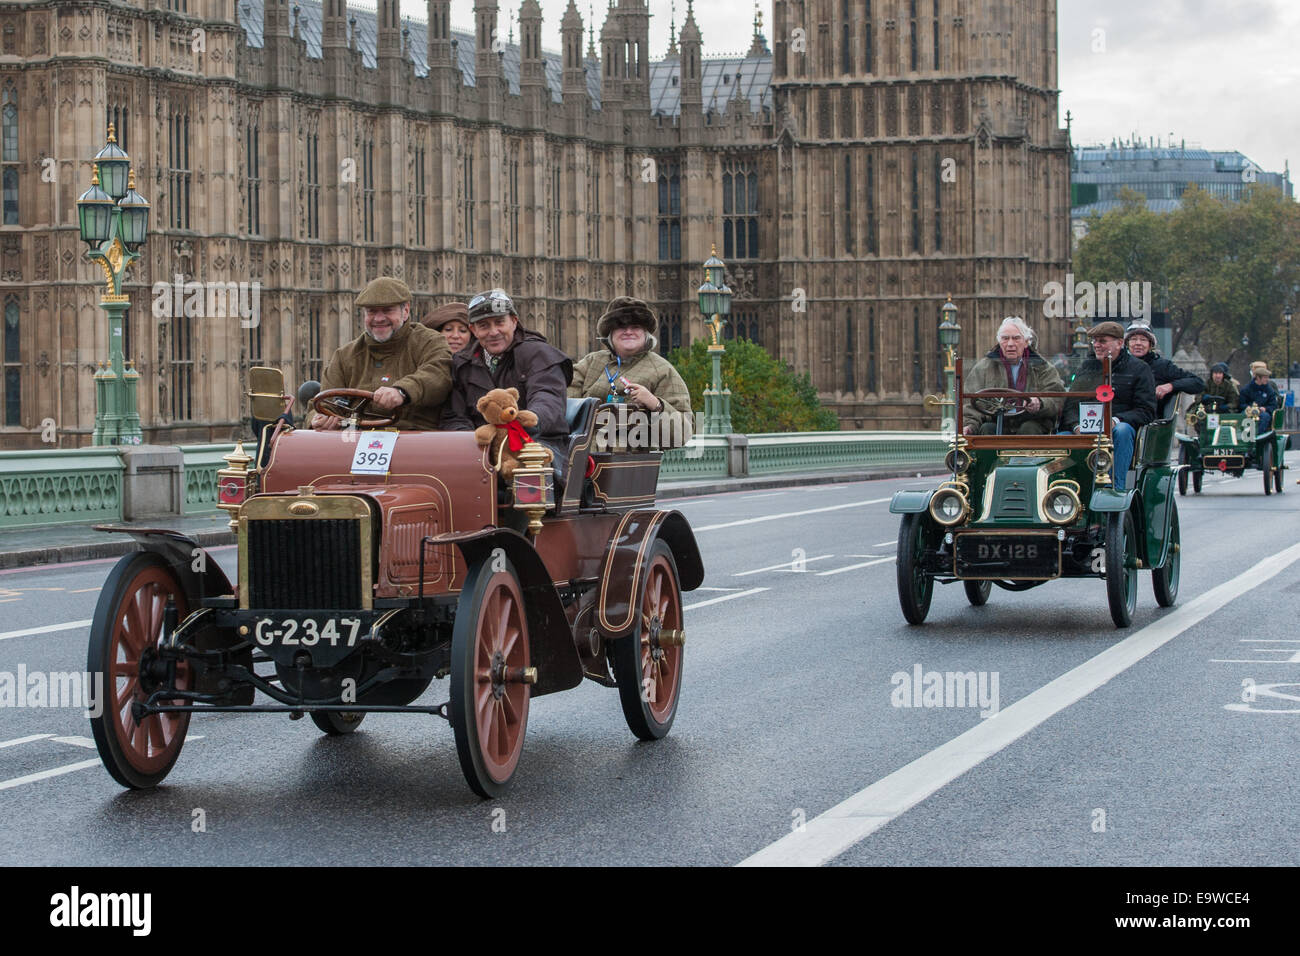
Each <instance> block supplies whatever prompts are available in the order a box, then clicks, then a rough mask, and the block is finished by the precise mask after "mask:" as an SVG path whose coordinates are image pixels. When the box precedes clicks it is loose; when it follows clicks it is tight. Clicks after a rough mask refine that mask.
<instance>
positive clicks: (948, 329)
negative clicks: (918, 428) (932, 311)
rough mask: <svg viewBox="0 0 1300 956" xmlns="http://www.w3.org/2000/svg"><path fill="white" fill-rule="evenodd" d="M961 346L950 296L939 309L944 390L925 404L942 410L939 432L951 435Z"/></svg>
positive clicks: (926, 398)
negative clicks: (958, 349)
mask: <svg viewBox="0 0 1300 956" xmlns="http://www.w3.org/2000/svg"><path fill="white" fill-rule="evenodd" d="M960 344H961V323H960V322H958V321H957V307H956V306H955V305H953V304H952V296H948V301H947V302H945V303H944V304H943V306H942V307H941V308H940V309H939V345H940V347H941V348H942V349H943V373H944V381H945V388H944V394H943V397H942V398H940V397H939V396H938V395H927V396H926V397H925V404H926V405H927V406H928V407H929V408H936V407H938V408H942V409H943V424H942V425H941V426H940V431H942V432H943V433H944V434H945V435H951V434H952V433H953V432H955V431H956V430H957V346H958V345H960Z"/></svg>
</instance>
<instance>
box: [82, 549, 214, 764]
mask: <svg viewBox="0 0 1300 956" xmlns="http://www.w3.org/2000/svg"><path fill="white" fill-rule="evenodd" d="M169 599H170V600H171V601H173V602H175V606H176V620H177V622H178V623H179V622H180V621H182V620H184V619H185V616H186V615H187V614H188V613H189V605H188V602H187V601H186V599H185V592H184V591H183V590H182V588H181V584H180V581H179V580H177V578H176V574H175V572H173V571H172V569H171V567H170V566H169V565H168V564H167V562H166V561H165V560H164V559H163V558H162V557H161V556H159V555H157V554H155V553H153V552H151V551H138V552H135V553H134V554H128V555H126V556H125V557H123V558H122V560H120V561H119V562H118V563H117V564H116V565H115V566H114V567H113V570H112V572H110V574H109V576H108V580H107V581H105V582H104V587H103V589H102V590H101V591H100V593H99V603H98V604H96V605H95V616H94V618H93V620H92V623H91V626H90V649H89V653H88V654H87V658H86V670H87V671H88V672H89V673H90V674H92V675H103V685H102V686H103V697H104V699H103V701H102V702H101V705H102V706H101V707H100V708H99V709H100V711H101V712H100V714H99V716H98V717H91V718H90V728H91V733H92V734H93V735H94V738H95V746H96V747H97V748H98V749H99V756H100V759H101V760H103V761H104V767H105V768H106V769H107V770H108V772H109V773H110V774H111V775H112V777H113V779H114V780H116V781H117V782H118V783H120V784H121V785H122V786H124V787H130V788H132V789H135V790H144V789H148V788H150V787H155V786H157V785H158V784H159V783H160V782H161V781H162V779H163V778H164V777H166V776H167V774H168V772H169V771H170V770H171V769H172V766H173V765H174V764H175V763H176V758H177V757H179V756H180V753H181V747H182V746H183V745H184V743H185V732H186V730H187V729H189V725H190V715H189V714H151V715H149V716H147V717H145V718H144V720H143V721H139V722H137V721H136V719H135V715H134V714H133V713H132V704H134V703H136V702H137V701H138V702H141V703H143V702H144V701H145V700H146V699H147V698H148V697H149V695H150V694H152V693H153V692H154V691H156V690H158V689H159V688H161V687H164V686H168V685H167V684H166V681H167V672H168V665H167V664H166V662H164V661H162V660H160V659H159V657H158V653H157V652H158V646H159V645H160V644H161V643H162V641H163V639H164V638H165V637H166V635H165V634H164V633H163V630H164V628H163V616H164V611H165V610H166V607H167V601H168V600H169ZM190 677H191V675H190V670H189V666H188V664H186V663H184V662H181V663H177V664H176V665H175V679H174V682H173V683H172V684H170V686H172V687H175V688H176V689H178V690H185V689H188V688H189V687H190ZM97 679H98V678H96V677H92V680H97Z"/></svg>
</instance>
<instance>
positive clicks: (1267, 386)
mask: <svg viewBox="0 0 1300 956" xmlns="http://www.w3.org/2000/svg"><path fill="white" fill-rule="evenodd" d="M1250 370H1251V372H1252V373H1254V376H1255V377H1254V378H1252V379H1251V380H1250V381H1249V382H1247V383H1246V384H1245V385H1243V386H1242V388H1241V393H1240V394H1239V395H1238V396H1237V400H1238V401H1239V402H1240V403H1241V409H1242V411H1245V410H1246V409H1248V408H1250V406H1251V405H1258V406H1259V407H1260V408H1261V409H1263V411H1264V412H1267V413H1268V414H1270V415H1271V414H1273V412H1275V411H1277V409H1278V408H1279V407H1281V404H1282V397H1281V396H1280V395H1279V394H1278V392H1277V389H1276V388H1274V387H1273V383H1272V382H1270V381H1269V376H1271V375H1272V374H1273V373H1272V372H1270V371H1269V370H1268V366H1267V365H1265V364H1264V363H1263V362H1255V363H1254V364H1252V365H1251V367H1250Z"/></svg>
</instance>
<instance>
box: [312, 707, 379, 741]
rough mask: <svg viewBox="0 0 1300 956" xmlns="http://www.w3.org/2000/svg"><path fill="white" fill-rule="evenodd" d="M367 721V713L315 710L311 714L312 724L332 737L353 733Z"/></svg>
mask: <svg viewBox="0 0 1300 956" xmlns="http://www.w3.org/2000/svg"><path fill="white" fill-rule="evenodd" d="M365 719H366V714H365V711H342V710H321V711H315V710H314V711H312V713H311V722H312V723H313V724H315V725H316V726H317V727H319V728H320V730H321V731H322V732H323V733H325V734H328V735H329V736H331V737H342V736H343V735H344V734H350V733H352V731H354V730H356V729H357V728H358V727H360V726H361V721H363V720H365Z"/></svg>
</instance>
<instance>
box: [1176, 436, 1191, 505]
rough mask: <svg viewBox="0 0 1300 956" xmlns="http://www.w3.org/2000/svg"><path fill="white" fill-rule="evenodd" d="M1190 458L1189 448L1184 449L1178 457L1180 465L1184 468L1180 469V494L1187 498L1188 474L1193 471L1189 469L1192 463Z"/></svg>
mask: <svg viewBox="0 0 1300 956" xmlns="http://www.w3.org/2000/svg"><path fill="white" fill-rule="evenodd" d="M1190 458H1191V456H1190V455H1189V454H1188V453H1187V448H1186V447H1184V448H1183V449H1182V451H1181V452H1180V453H1179V456H1178V463H1179V464H1180V465H1182V466H1183V467H1182V468H1179V469H1178V493H1179V494H1180V495H1183V496H1184V497H1186V496H1187V473H1188V472H1189V471H1190V470H1191V468H1190V467H1189V466H1190V464H1191V462H1190V461H1189V460H1188V459H1190Z"/></svg>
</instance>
